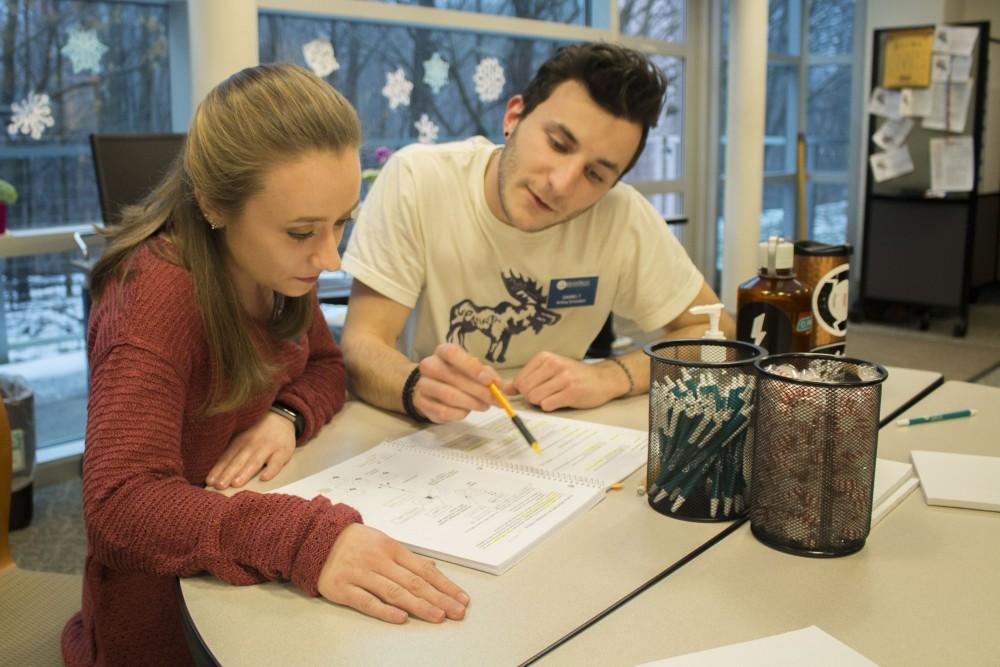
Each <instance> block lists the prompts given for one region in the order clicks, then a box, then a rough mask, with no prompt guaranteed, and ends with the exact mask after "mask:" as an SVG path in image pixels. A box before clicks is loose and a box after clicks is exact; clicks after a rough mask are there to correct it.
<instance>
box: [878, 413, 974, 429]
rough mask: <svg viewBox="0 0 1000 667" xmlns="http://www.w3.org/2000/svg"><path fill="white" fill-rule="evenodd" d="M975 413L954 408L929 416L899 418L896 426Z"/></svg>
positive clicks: (955, 417)
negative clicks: (954, 409) (951, 410)
mask: <svg viewBox="0 0 1000 667" xmlns="http://www.w3.org/2000/svg"><path fill="white" fill-rule="evenodd" d="M974 414H976V411H975V410H956V411H954V412H945V413H944V414H941V415H931V416H930V417H910V418H909V419H899V420H897V421H896V426H913V425H914V424H929V423H931V422H939V421H944V420H945V419H958V418H959V417H971V416H972V415H974Z"/></svg>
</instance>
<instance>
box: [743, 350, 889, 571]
mask: <svg viewBox="0 0 1000 667" xmlns="http://www.w3.org/2000/svg"><path fill="white" fill-rule="evenodd" d="M756 367H757V371H758V380H757V407H756V416H755V425H756V434H757V437H756V440H755V442H754V454H753V466H752V482H751V484H752V487H753V505H752V506H751V507H750V527H751V530H752V532H753V534H754V535H755V536H756V537H757V539H758V540H760V541H761V542H763V543H764V544H766V545H768V546H770V547H773V548H775V549H778V550H781V551H786V552H789V553H793V554H798V555H803V556H846V555H847V554H851V553H854V552H856V551H858V550H860V549H861V548H862V547H863V546H864V544H865V540H866V539H867V538H868V531H869V530H870V529H871V513H872V491H873V488H874V482H875V454H876V445H877V442H878V423H879V405H880V402H881V399H882V382H883V381H884V380H885V378H886V377H888V373H887V372H886V370H885V369H884V368H882V367H881V366H878V365H876V364H872V363H868V362H866V361H859V360H857V359H849V358H845V357H838V356H832V355H826V354H777V355H772V356H770V357H766V358H764V359H761V360H758V361H757V362H756Z"/></svg>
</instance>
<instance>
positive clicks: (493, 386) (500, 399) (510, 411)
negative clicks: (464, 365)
mask: <svg viewBox="0 0 1000 667" xmlns="http://www.w3.org/2000/svg"><path fill="white" fill-rule="evenodd" d="M490 393H491V394H493V398H495V399H497V403H499V404H500V407H502V408H503V409H504V412H506V413H507V416H508V417H510V420H511V421H512V422H514V426H516V427H517V430H518V431H520V432H521V435H523V436H524V439H525V440H527V441H528V444H529V445H531V448H532V449H534V450H535V453H536V454H541V453H542V448H541V447H539V446H538V441H537V440H535V436H533V435H531V431H529V430H528V427H527V426H525V425H524V422H523V421H521V418H520V417H518V416H517V413H516V412H514V408H512V407H511V405H510V402H509V401H508V400H507V397H506V396H504V395H503V392H502V391H500V387H498V386H497V383H496V382H490Z"/></svg>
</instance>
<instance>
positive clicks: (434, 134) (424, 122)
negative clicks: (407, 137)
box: [413, 113, 438, 144]
mask: <svg viewBox="0 0 1000 667" xmlns="http://www.w3.org/2000/svg"><path fill="white" fill-rule="evenodd" d="M413 127H415V128H417V132H418V133H419V136H418V137H417V141H419V142H420V143H422V144H433V143H434V142H435V141H437V138H438V126H437V125H435V124H434V121H432V120H431V118H430V116H428V115H427V114H425V113H422V114H420V120H418V121H417V122H416V123H414V124H413Z"/></svg>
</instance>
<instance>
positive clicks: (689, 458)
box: [645, 339, 767, 521]
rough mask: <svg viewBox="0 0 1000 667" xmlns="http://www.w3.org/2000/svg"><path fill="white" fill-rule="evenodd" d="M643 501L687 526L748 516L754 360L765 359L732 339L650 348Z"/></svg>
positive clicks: (754, 348)
mask: <svg viewBox="0 0 1000 667" xmlns="http://www.w3.org/2000/svg"><path fill="white" fill-rule="evenodd" d="M645 350H646V354H647V355H649V363H650V368H649V457H648V459H647V462H646V483H647V486H646V494H647V497H648V500H649V504H650V506H651V507H652V508H653V509H655V510H656V511H657V512H660V513H662V514H666V515H667V516H673V517H677V518H679V519H688V520H692V521H728V520H730V519H734V518H736V517H738V516H741V515H743V514H745V513H746V509H747V504H748V502H749V493H748V488H747V487H748V482H749V480H750V474H749V473H750V470H749V464H750V454H751V452H752V448H753V427H752V425H751V419H752V417H753V405H754V386H755V384H756V374H755V371H754V361H756V360H758V359H760V358H762V357H763V356H764V355H765V354H767V352H766V351H765V350H764V349H763V348H761V347H758V346H756V345H751V344H749V343H742V342H739V341H731V340H719V341H715V340H705V339H695V340H673V341H665V342H662V343H653V344H651V345H647V346H646V348H645Z"/></svg>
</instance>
